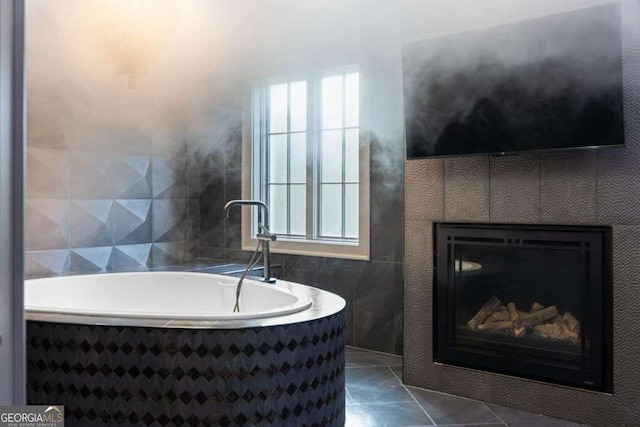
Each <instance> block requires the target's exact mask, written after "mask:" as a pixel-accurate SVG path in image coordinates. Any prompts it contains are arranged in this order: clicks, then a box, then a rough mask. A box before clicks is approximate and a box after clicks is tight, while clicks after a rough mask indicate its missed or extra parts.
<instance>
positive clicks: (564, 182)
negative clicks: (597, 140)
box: [540, 151, 597, 223]
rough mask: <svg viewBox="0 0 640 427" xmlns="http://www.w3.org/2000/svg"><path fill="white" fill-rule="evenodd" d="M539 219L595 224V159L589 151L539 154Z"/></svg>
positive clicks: (593, 154)
mask: <svg viewBox="0 0 640 427" xmlns="http://www.w3.org/2000/svg"><path fill="white" fill-rule="evenodd" d="M540 167H541V174H540V176H541V183H540V192H541V201H540V206H541V210H542V215H541V217H542V221H543V222H550V223H595V222H596V221H597V218H596V211H597V208H596V187H597V185H596V181H597V179H596V174H597V160H596V153H595V152H593V151H567V152H554V153H548V154H544V155H542V157H541V163H540Z"/></svg>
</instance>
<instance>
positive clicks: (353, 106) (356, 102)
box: [344, 73, 360, 127]
mask: <svg viewBox="0 0 640 427" xmlns="http://www.w3.org/2000/svg"><path fill="white" fill-rule="evenodd" d="M359 80H360V76H359V74H358V73H354V74H347V75H346V76H344V86H345V94H344V106H345V112H344V117H345V126H346V127H357V126H359V125H360V84H359Z"/></svg>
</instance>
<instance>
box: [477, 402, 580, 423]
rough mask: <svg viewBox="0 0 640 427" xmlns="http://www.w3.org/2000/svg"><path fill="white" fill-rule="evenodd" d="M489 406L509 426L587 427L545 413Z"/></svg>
mask: <svg viewBox="0 0 640 427" xmlns="http://www.w3.org/2000/svg"><path fill="white" fill-rule="evenodd" d="M487 406H488V407H489V408H490V409H491V410H492V411H493V412H494V413H495V414H496V415H497V416H499V417H500V419H502V421H504V422H505V423H506V424H507V425H508V426H509V427H581V426H582V427H586V426H583V425H582V424H576V423H572V422H570V421H565V420H559V419H557V418H551V417H545V416H544V415H538V414H532V413H531V412H525V411H519V410H517V409H511V408H505V407H504V406H498V405H489V404H488V405H487Z"/></svg>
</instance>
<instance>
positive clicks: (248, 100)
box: [241, 66, 370, 260]
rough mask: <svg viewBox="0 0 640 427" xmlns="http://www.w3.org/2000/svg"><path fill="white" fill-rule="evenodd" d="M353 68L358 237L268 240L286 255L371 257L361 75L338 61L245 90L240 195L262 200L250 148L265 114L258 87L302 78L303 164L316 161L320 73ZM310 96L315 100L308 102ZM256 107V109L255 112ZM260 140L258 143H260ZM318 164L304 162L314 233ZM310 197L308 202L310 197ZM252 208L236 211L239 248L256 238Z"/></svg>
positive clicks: (310, 229)
mask: <svg viewBox="0 0 640 427" xmlns="http://www.w3.org/2000/svg"><path fill="white" fill-rule="evenodd" d="M353 72H358V73H359V75H360V77H359V79H360V120H359V129H360V150H359V230H358V239H357V241H348V240H339V239H326V238H316V239H304V238H286V237H280V238H279V239H278V240H277V241H275V242H272V243H271V252H274V253H281V254H291V255H311V256H320V257H328V258H343V259H355V260H369V259H370V236H369V234H370V200H369V187H370V182H369V175H370V174H369V163H370V162H369V159H370V148H369V139H368V136H367V133H366V132H365V131H363V129H368V126H367V125H368V122H367V116H368V115H367V114H366V113H367V112H366V108H364V107H365V106H366V105H367V104H366V103H365V102H364V99H365V98H366V96H365V93H366V91H365V90H363V89H364V87H365V86H364V84H363V83H364V82H365V79H364V78H363V73H362V70H360V69H359V68H358V67H356V66H349V67H340V68H333V69H327V70H322V71H319V72H315V73H307V74H298V75H289V76H285V77H279V78H272V79H265V80H261V81H258V82H255V83H254V85H253V86H252V87H251V88H250V90H248V91H247V93H246V94H245V100H244V106H245V108H244V112H243V126H242V198H243V199H258V200H262V197H261V194H263V189H261V188H256V187H260V185H261V183H262V182H263V181H264V178H262V177H260V176H258V174H256V173H255V171H256V170H257V169H261V167H260V165H261V159H262V158H263V156H259V155H258V153H255V152H254V146H255V144H256V142H255V141H254V138H263V135H264V129H265V126H264V123H263V121H264V120H263V119H264V116H265V114H264V113H263V112H264V109H265V108H267V106H266V103H265V100H264V95H263V96H262V97H261V96H259V95H256V94H258V93H260V90H262V91H263V93H264V91H265V90H266V89H265V88H268V87H269V85H272V84H277V83H285V82H295V81H300V80H306V81H307V94H308V97H307V105H308V107H307V123H308V125H307V132H308V137H307V142H308V148H307V165H308V164H309V162H313V164H314V165H315V164H317V156H319V149H318V148H319V141H318V139H319V133H320V131H319V129H318V128H319V126H318V123H319V111H318V110H319V105H320V104H319V102H320V101H319V97H320V82H321V80H322V78H323V77H328V76H332V75H338V74H349V73H353ZM313 102H315V105H313V104H312V103H313ZM256 111H258V112H260V113H259V114H254V113H255V112H256ZM261 146H263V144H261ZM317 172H318V171H317V170H315V167H314V168H309V167H308V168H307V206H306V212H307V221H306V227H307V236H309V235H312V236H314V235H315V230H314V227H315V224H316V223H317V219H316V216H315V215H317V211H318V209H317V208H316V203H317V201H318V199H319V197H318V196H317V195H316V193H317V187H318V186H317V184H316V182H317V179H318V178H317V177H315V176H314V174H315V175H317ZM309 200H313V203H309ZM256 218H257V211H256V210H255V208H251V209H249V208H244V209H243V210H242V214H241V221H242V231H241V235H242V238H241V243H242V249H243V250H247V251H248V250H254V249H255V247H256V245H257V244H258V241H257V240H256V239H255V238H254V236H255V233H256V230H257V224H256Z"/></svg>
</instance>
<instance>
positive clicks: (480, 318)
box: [467, 297, 502, 331]
mask: <svg viewBox="0 0 640 427" xmlns="http://www.w3.org/2000/svg"><path fill="white" fill-rule="evenodd" d="M501 305H502V303H501V302H500V300H499V299H498V298H496V297H493V298H491V299H490V300H489V301H487V302H486V303H485V305H483V306H482V308H481V309H480V311H478V314H476V315H475V316H473V319H471V320H469V321H468V322H467V326H468V327H469V329H471V330H472V331H475V330H476V329H478V325H479V324H481V323H483V322H484V321H485V320H487V317H489V316H491V314H493V312H494V311H496V308H498V307H500V306H501Z"/></svg>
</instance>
